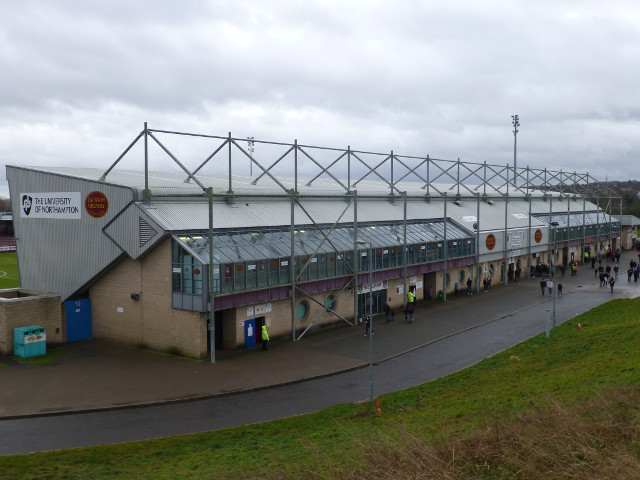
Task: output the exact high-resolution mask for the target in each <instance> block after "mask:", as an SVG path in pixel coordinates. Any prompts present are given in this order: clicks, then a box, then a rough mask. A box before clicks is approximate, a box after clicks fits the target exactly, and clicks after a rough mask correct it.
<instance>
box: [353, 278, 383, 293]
mask: <svg viewBox="0 0 640 480" xmlns="http://www.w3.org/2000/svg"><path fill="white" fill-rule="evenodd" d="M386 288H387V281H386V280H383V281H381V282H373V288H372V289H371V291H372V292H376V291H378V290H385V289H386ZM360 293H369V284H368V283H366V284H364V285H358V294H360Z"/></svg>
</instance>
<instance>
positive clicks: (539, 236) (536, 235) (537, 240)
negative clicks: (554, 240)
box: [533, 229, 542, 243]
mask: <svg viewBox="0 0 640 480" xmlns="http://www.w3.org/2000/svg"><path fill="white" fill-rule="evenodd" d="M533 238H534V239H535V241H536V243H540V240H542V232H541V231H540V229H537V230H536V233H535V235H534V237H533Z"/></svg>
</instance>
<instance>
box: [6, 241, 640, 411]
mask: <svg viewBox="0 0 640 480" xmlns="http://www.w3.org/2000/svg"><path fill="white" fill-rule="evenodd" d="M634 255H635V254H634V252H626V254H625V255H624V256H623V259H622V260H621V262H620V270H621V274H620V275H619V280H618V283H617V284H616V286H615V292H614V294H613V295H611V294H610V292H609V289H608V288H607V289H604V288H599V287H598V281H597V279H595V278H594V275H593V270H591V266H590V265H588V266H587V265H584V266H583V267H582V268H581V269H580V271H579V273H578V275H577V276H576V277H570V276H566V277H560V276H558V277H557V278H556V283H558V282H560V283H562V284H563V286H564V294H565V295H570V294H571V293H572V292H575V291H577V289H583V290H590V291H593V292H594V293H597V294H598V295H601V296H602V301H607V300H609V299H610V298H615V297H621V296H627V297H633V296H637V295H639V294H640V282H638V283H635V284H634V282H633V281H632V282H631V283H628V282H627V279H626V273H622V272H626V268H628V265H629V260H630V259H631V258H632V256H634ZM539 282H540V279H523V280H521V281H520V282H519V283H518V284H511V285H507V286H502V285H494V287H493V290H492V291H491V292H489V293H484V292H479V293H474V294H473V295H472V296H468V295H466V294H464V293H462V294H459V295H457V296H454V295H451V296H449V297H448V301H447V302H440V301H431V302H426V303H423V304H419V305H418V307H417V308H416V314H415V322H414V323H413V324H409V323H407V322H404V321H403V320H402V318H400V319H398V320H396V321H395V322H393V323H389V324H385V323H384V319H383V318H382V317H381V316H378V317H376V318H374V331H375V335H374V337H373V345H374V348H373V352H374V361H375V362H381V361H384V360H385V359H388V358H392V357H394V356H397V355H401V354H402V353H404V352H407V351H409V350H412V349H415V348H420V347H421V346H424V345H427V344H429V343H432V342H434V341H436V340H438V339H439V338H443V337H446V336H450V335H454V334H455V333H456V332H460V331H462V330H465V329H469V328H473V327H474V326H477V325H479V324H482V323H484V322H490V321H493V320H495V319H497V318H502V317H504V316H508V315H512V314H514V313H515V312H518V311H520V310H523V309H526V308H532V307H535V306H537V305H538V306H539V305H540V304H542V303H544V302H546V303H547V304H548V305H549V306H547V307H545V306H542V308H550V304H551V297H550V296H549V295H548V294H545V295H544V296H542V295H541V291H540V286H539ZM541 330H542V327H541ZM363 334H364V327H362V326H359V327H348V326H345V327H339V328H332V329H327V330H325V331H322V332H319V333H315V334H310V335H307V336H305V337H304V338H303V339H302V340H301V341H298V342H291V341H280V342H272V344H271V345H270V348H269V350H268V351H267V352H264V351H262V350H261V349H260V347H257V348H256V349H254V350H245V351H238V352H233V353H231V354H229V353H227V354H221V355H219V356H218V358H217V362H216V363H215V364H211V363H209V362H207V361H199V360H190V359H185V358H182V357H176V356H171V355H166V354H162V353H157V352H152V351H148V350H142V349H138V348H134V347H128V346H123V345H119V344H114V343H109V342H102V341H97V340H89V341H83V342H76V343H70V344H67V345H66V346H65V347H64V349H63V351H62V353H60V355H59V356H58V357H57V358H56V360H55V361H54V362H53V363H52V364H50V365H48V366H34V365H30V364H25V363H21V362H16V361H13V360H11V357H0V364H5V365H8V368H0V419H2V418H16V417H22V416H33V415H47V414H58V413H64V412H74V411H90V410H101V409H109V408H117V407H123V406H130V405H142V404H153V403H164V402H171V401H179V400H183V399H191V398H198V397H211V396H216V395H225V394H229V393H231V392H240V391H247V390H255V389H261V388H267V387H270V386H274V385H280V384H286V383H291V382H297V381H300V380H304V379H310V378H314V377H318V376H324V375H331V374H334V373H338V372H342V371H346V370H351V369H358V368H362V367H365V366H368V361H369V360H368V359H369V341H368V338H366V337H364V336H363Z"/></svg>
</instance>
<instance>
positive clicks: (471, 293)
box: [467, 277, 473, 295]
mask: <svg viewBox="0 0 640 480" xmlns="http://www.w3.org/2000/svg"><path fill="white" fill-rule="evenodd" d="M472 284H473V282H472V281H471V277H469V278H468V279H467V295H473V292H472V291H471V285H472Z"/></svg>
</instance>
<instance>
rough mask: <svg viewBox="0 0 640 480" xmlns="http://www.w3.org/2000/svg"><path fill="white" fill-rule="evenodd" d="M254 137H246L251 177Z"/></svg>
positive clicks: (250, 174)
mask: <svg viewBox="0 0 640 480" xmlns="http://www.w3.org/2000/svg"><path fill="white" fill-rule="evenodd" d="M254 145H255V142H254V138H253V137H247V148H248V150H249V155H250V156H251V158H250V159H249V176H250V177H253V150H254Z"/></svg>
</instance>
